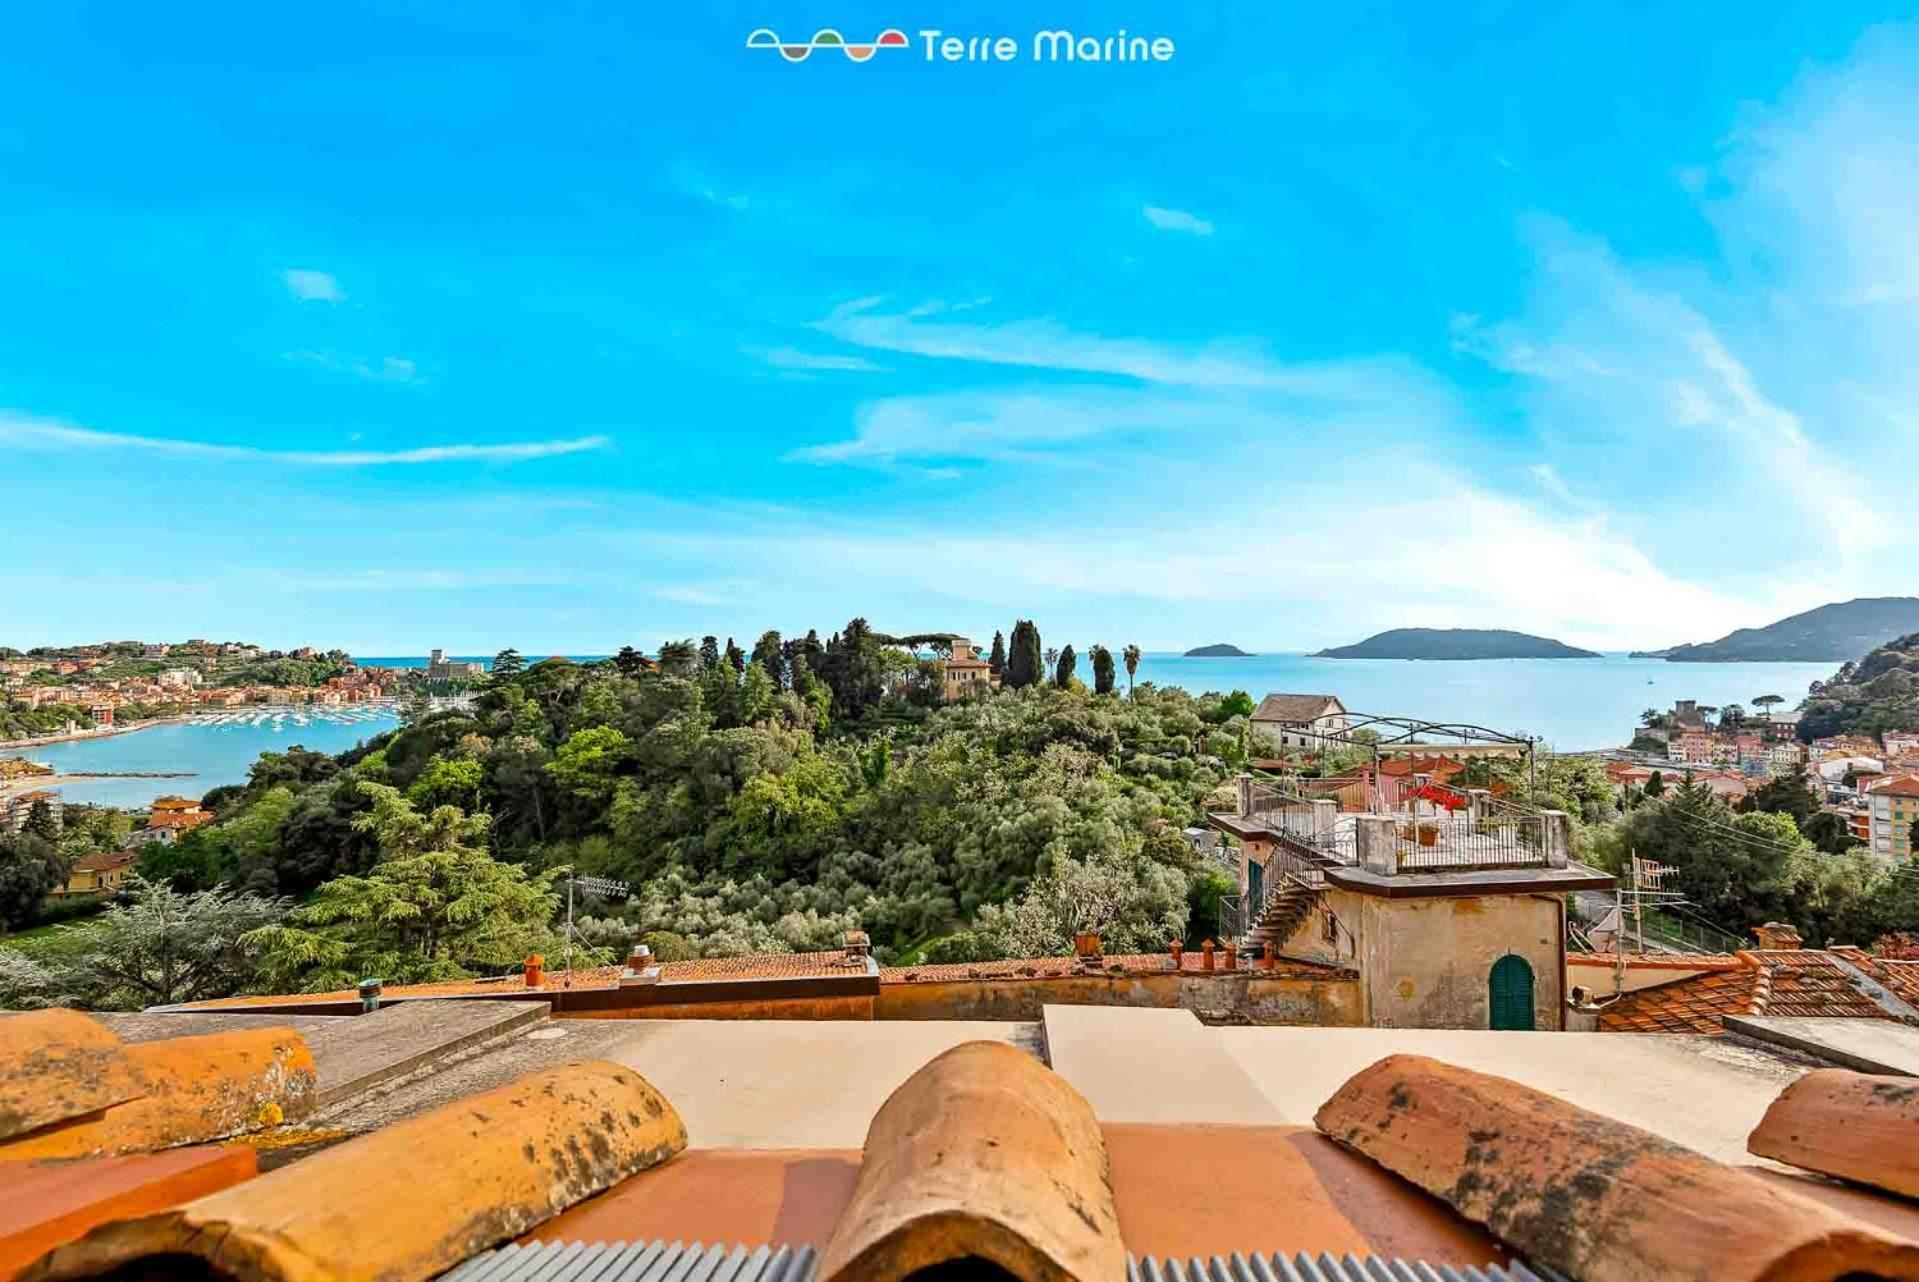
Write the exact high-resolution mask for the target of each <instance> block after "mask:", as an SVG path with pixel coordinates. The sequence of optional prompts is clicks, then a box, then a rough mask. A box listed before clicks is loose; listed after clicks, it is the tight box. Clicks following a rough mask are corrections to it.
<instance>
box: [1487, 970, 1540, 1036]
mask: <svg viewBox="0 0 1919 1282" xmlns="http://www.w3.org/2000/svg"><path fill="white" fill-rule="evenodd" d="M1489 983H1490V986H1491V989H1492V1026H1493V1027H1494V1028H1504V1029H1519V1030H1522V1031H1524V1032H1531V1031H1532V1027H1533V968H1532V967H1531V966H1528V965H1527V964H1526V959H1525V958H1524V957H1516V956H1513V955H1512V954H1511V953H1508V954H1507V955H1506V956H1504V957H1501V958H1500V959H1499V960H1498V961H1496V962H1494V963H1493V973H1492V978H1491V979H1490V981H1489Z"/></svg>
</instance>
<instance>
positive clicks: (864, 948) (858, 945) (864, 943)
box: [846, 930, 873, 961]
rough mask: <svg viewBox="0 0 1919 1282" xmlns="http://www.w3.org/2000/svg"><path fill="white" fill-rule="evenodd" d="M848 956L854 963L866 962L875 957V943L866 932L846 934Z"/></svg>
mask: <svg viewBox="0 0 1919 1282" xmlns="http://www.w3.org/2000/svg"><path fill="white" fill-rule="evenodd" d="M846 955H847V957H848V958H850V959H852V960H854V961H865V960H866V959H867V958H868V957H871V956H872V955H873V941H872V940H871V939H868V938H867V936H866V932H865V931H863V930H849V931H847V932H846Z"/></svg>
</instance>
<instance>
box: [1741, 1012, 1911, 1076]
mask: <svg viewBox="0 0 1919 1282" xmlns="http://www.w3.org/2000/svg"><path fill="white" fill-rule="evenodd" d="M1726 1026H1727V1027H1728V1028H1731V1029H1733V1030H1734V1031H1736V1032H1740V1033H1744V1034H1745V1035H1746V1036H1748V1037H1757V1038H1759V1039H1760V1040H1761V1041H1767V1042H1772V1043H1774V1044H1776V1045H1780V1046H1787V1047H1791V1048H1792V1049H1794V1050H1803V1051H1806V1052H1809V1053H1811V1054H1814V1055H1818V1056H1819V1057H1820V1058H1822V1059H1829V1060H1831V1061H1832V1062H1833V1063H1835V1064H1839V1065H1842V1066H1844V1067H1846V1068H1850V1069H1853V1070H1855V1071H1857V1072H1861V1073H1889V1074H1898V1075H1901V1076H1905V1077H1919V1028H1913V1027H1911V1026H1909V1025H1906V1024H1901V1023H1899V1022H1897V1021H1896V1020H1890V1019H1808V1018H1806V1017H1805V1016H1803V1015H1729V1016H1727V1017H1726Z"/></svg>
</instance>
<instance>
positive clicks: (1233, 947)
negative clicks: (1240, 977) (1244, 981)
mask: <svg viewBox="0 0 1919 1282" xmlns="http://www.w3.org/2000/svg"><path fill="white" fill-rule="evenodd" d="M1226 969H1227V970H1238V969H1239V942H1238V941H1237V940H1232V939H1229V940H1227V941H1226Z"/></svg>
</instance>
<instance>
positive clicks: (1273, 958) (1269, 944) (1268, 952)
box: [1259, 939, 1279, 970]
mask: <svg viewBox="0 0 1919 1282" xmlns="http://www.w3.org/2000/svg"><path fill="white" fill-rule="evenodd" d="M1259 964H1260V965H1261V966H1262V967H1264V968H1265V969H1267V970H1271V969H1272V968H1273V967H1274V966H1277V965H1278V964H1279V957H1278V956H1277V954H1276V951H1275V950H1274V948H1273V941H1272V940H1270V939H1269V940H1267V941H1266V948H1265V951H1264V952H1263V953H1262V954H1261V955H1260V959H1259Z"/></svg>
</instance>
